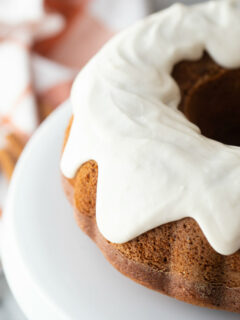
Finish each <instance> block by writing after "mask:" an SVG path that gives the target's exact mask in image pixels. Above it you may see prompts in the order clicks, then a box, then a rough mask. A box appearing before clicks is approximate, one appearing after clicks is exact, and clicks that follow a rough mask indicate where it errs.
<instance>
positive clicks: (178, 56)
mask: <svg viewBox="0 0 240 320" xmlns="http://www.w3.org/2000/svg"><path fill="white" fill-rule="evenodd" d="M238 7H239V1H209V2H207V3H205V4H199V5H195V6H191V7H186V6H183V5H179V4H177V5H174V6H172V7H170V8H169V9H167V10H164V11H163V12H160V13H157V14H154V15H152V16H150V17H148V18H146V19H144V20H143V21H141V22H139V23H137V24H136V25H134V26H133V27H130V28H128V29H127V30H126V31H123V32H121V33H120V34H119V35H117V36H116V37H114V38H113V39H112V40H111V41H110V42H109V43H108V44H107V45H106V46H105V47H104V48H103V49H102V50H101V51H100V52H99V53H98V54H97V55H96V56H95V57H94V58H93V59H92V60H91V61H90V62H89V64H88V65H87V66H86V67H85V68H84V69H83V70H82V71H81V72H80V74H79V76H78V77H77V79H76V80H75V83H74V85H73V90H72V95H71V100H72V105H73V117H72V119H71V121H70V123H69V126H68V128H67V130H66V135H65V141H64V148H63V155H62V160H61V169H62V173H63V184H64V189H65V192H66V194H67V196H68V198H69V200H70V202H71V203H72V205H73V207H74V211H75V217H76V220H77V222H78V224H79V226H80V228H81V229H82V230H83V231H84V232H85V233H86V234H87V235H88V236H89V237H90V238H92V239H93V240H94V241H95V243H96V244H97V245H98V247H99V248H100V249H101V251H102V252H103V254H104V255H105V257H106V258H107V259H108V260H109V262H110V263H111V264H112V265H113V266H114V267H115V268H116V269H118V270H119V271H120V272H122V273H123V274H125V275H126V276H128V277H130V278H131V279H133V280H135V281H137V282H138V283H140V284H142V285H144V286H146V287H148V288H151V289H154V290H157V291H159V292H162V293H165V294H167V295H169V296H172V297H175V298H177V299H180V300H182V301H186V302H189V303H193V304H196V305H200V306H206V307H210V308H219V309H225V310H229V311H235V312H240V251H239V248H240V231H239V230H240V201H239V199H240V166H239V163H240V148H239V147H240V129H239V128H240V55H239V52H240V12H239V10H238Z"/></svg>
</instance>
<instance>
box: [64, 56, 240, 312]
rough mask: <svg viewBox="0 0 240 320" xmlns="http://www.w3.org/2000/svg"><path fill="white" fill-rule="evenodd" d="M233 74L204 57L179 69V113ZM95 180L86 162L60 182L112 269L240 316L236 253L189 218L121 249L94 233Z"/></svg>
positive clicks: (92, 166) (184, 298)
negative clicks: (223, 251) (212, 241)
mask: <svg viewBox="0 0 240 320" xmlns="http://www.w3.org/2000/svg"><path fill="white" fill-rule="evenodd" d="M190 66H191V67H190ZM232 72H235V71H227V70H225V69H223V68H221V67H219V66H217V65H216V64H215V63H214V62H213V61H212V60H211V59H210V58H209V57H208V55H207V54H205V55H204V57H203V58H202V59H201V60H200V61H198V62H190V63H189V62H182V63H180V64H178V65H177V66H176V67H175V69H174V70H173V76H174V78H175V80H176V81H177V82H178V84H179V86H180V90H181V94H182V101H181V104H180V110H182V111H183V112H184V109H185V108H186V109H187V108H189V105H191V101H190V96H191V95H193V94H195V92H196V91H198V90H200V91H201V90H202V87H201V86H202V84H203V85H204V86H205V84H206V82H207V81H211V79H212V78H214V79H220V81H222V80H221V79H222V77H226V74H227V76H228V77H230V78H231V77H232V79H233V80H234V79H235V78H234V77H235V76H234V77H233V76H232ZM238 72H239V70H238ZM184 74H185V77H184V79H183V75H184ZM238 79H240V77H239V78H238ZM186 116H188V115H187V113H186ZM222 117H224V113H223V115H222ZM71 123H72V120H71V121H70V123H69V126H68V128H67V130H66V136H65V141H64V146H65V144H66V141H67V139H68V136H69V130H70V127H71ZM219 140H220V139H219ZM97 176H98V166H97V163H96V162H95V161H94V160H91V161H88V162H86V163H85V164H83V165H82V166H81V167H80V168H79V170H78V172H77V174H76V176H75V177H74V179H67V178H65V177H63V185H64V190H65V193H66V195H67V197H68V199H69V200H70V202H71V203H72V205H73V207H74V211H75V218H76V220H77V223H78V225H79V226H80V228H81V229H82V230H83V231H84V232H85V233H86V234H87V235H88V236H89V237H90V238H92V240H93V241H94V242H95V243H96V244H97V245H98V247H99V248H100V249H101V251H102V252H103V254H104V256H105V257H106V258H107V259H108V261H109V262H110V263H111V264H112V265H113V266H114V267H115V268H116V269H118V270H119V271H120V272H122V273H123V274H125V275H126V276H128V277H129V278H131V279H133V280H135V281H136V282H138V283H140V284H142V285H144V286H146V287H148V288H151V289H154V290H157V291H159V292H162V293H164V294H167V295H169V296H172V297H175V298H177V299H179V300H182V301H185V302H188V303H192V304H195V305H199V306H206V307H210V308H218V309H225V310H228V311H234V312H239V313H240V251H238V252H236V253H235V254H233V255H230V256H222V255H220V254H218V253H217V252H215V251H214V250H213V249H212V248H211V247H210V245H209V243H208V241H207V240H206V238H205V236H204V235H203V233H202V231H201V229H200V228H199V226H198V224H197V223H196V222H195V221H194V220H193V219H191V218H185V219H182V220H180V221H176V222H172V223H168V224H165V225H162V226H160V227H158V228H155V229H153V230H150V231H148V232H146V233H144V234H142V235H140V236H139V237H137V238H135V239H133V240H131V241H129V242H127V243H124V244H114V243H111V242H109V241H108V240H106V239H105V238H104V237H103V236H102V235H101V233H100V232H99V230H98V228H97V224H96V219H95V204H96V189H97Z"/></svg>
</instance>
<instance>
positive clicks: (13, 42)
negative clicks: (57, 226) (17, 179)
mask: <svg viewBox="0 0 240 320" xmlns="http://www.w3.org/2000/svg"><path fill="white" fill-rule="evenodd" d="M174 2H175V1H172V0H131V1H129V0H46V1H44V0H1V1H0V70H1V72H0V87H1V96H0V212H2V211H3V212H4V202H5V199H6V195H7V189H8V184H9V181H10V180H11V175H12V172H13V170H14V166H15V164H16V162H17V160H18V157H19V156H20V154H21V151H22V149H23V148H24V145H25V143H26V142H27V140H28V139H29V138H30V136H31V134H32V133H33V132H34V131H35V130H36V128H37V127H38V125H39V124H40V123H41V122H42V121H43V120H44V119H45V118H46V117H47V116H48V115H49V114H50V113H51V112H52V111H53V110H54V109H55V108H56V107H57V106H58V105H59V104H60V103H61V102H62V101H64V100H65V99H66V98H67V97H68V96H69V92H70V88H71V84H72V81H73V79H74V77H75V75H76V73H77V72H78V71H79V70H80V69H81V68H82V67H83V66H84V65H85V64H86V63H87V61H88V60H89V59H90V58H91V57H92V56H93V55H94V54H95V53H96V52H97V51H98V50H99V49H100V48H101V46H102V45H103V44H104V43H105V42H106V41H107V40H108V39H110V38H111V37H112V36H113V35H114V34H116V33H117V32H119V31H120V30H121V29H123V28H125V27H126V26H128V25H130V24H132V23H133V22H134V21H136V20H138V19H140V18H143V17H144V16H146V15H148V14H151V13H153V12H156V11H158V10H161V9H163V8H166V7H168V6H169V5H171V4H172V3H174ZM180 2H182V3H186V4H192V3H196V2H200V1H194V0H193V1H191V0H185V1H180ZM0 231H1V230H0ZM0 319H3V320H22V319H25V317H24V316H23V314H22V312H21V311H20V309H19V308H18V306H17V304H16V302H15V300H14V298H13V296H12V294H11V292H10V290H9V288H8V285H7V283H6V280H5V277H4V275H3V273H1V276H0Z"/></svg>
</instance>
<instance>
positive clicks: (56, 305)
mask: <svg viewBox="0 0 240 320" xmlns="http://www.w3.org/2000/svg"><path fill="white" fill-rule="evenodd" d="M69 114H70V112H69V107H68V106H65V107H62V108H60V109H59V110H58V111H56V112H55V113H54V114H53V115H52V116H50V117H49V119H48V120H47V121H46V122H45V123H44V124H43V125H42V126H41V127H40V128H39V130H38V131H37V133H36V134H35V135H34V137H33V138H32V139H31V141H30V143H29V144H28V146H27V148H26V149H25V151H24V152H23V155H22V157H21V159H20V161H19V162H18V165H17V168H16V171H15V173H14V177H13V180H12V184H11V187H10V194H9V198H8V204H7V211H6V212H5V218H4V241H3V264H4V269H5V272H6V276H7V279H8V281H9V284H10V287H11V289H12V291H13V293H14V294H15V297H16V299H17V301H18V303H19V304H20V306H21V307H22V309H23V310H24V312H25V314H26V315H27V317H28V319H31V320H43V319H44V320H45V319H46V320H62V319H64V320H66V319H68V320H70V319H71V320H79V319H87V320H93V319H98V320H100V319H102V320H112V319H114V320H120V319H121V320H122V319H138V320H146V319H151V318H152V319H165V318H166V319H168V320H173V319H178V320H190V319H191V320H192V319H194V320H202V319H205V320H226V319H228V320H232V319H239V315H236V314H231V313H226V312H221V311H214V310H208V309H202V308H198V307H194V306H191V305H187V304H184V303H182V302H178V301H176V300H174V299H171V298H168V297H165V296H163V295H161V294H159V293H157V292H154V291H151V290H148V289H146V288H144V287H142V286H140V285H138V284H136V283H134V282H133V281H131V280H129V279H128V278H126V277H124V276H123V275H121V274H120V273H119V272H118V271H116V270H115V269H114V268H113V267H112V266H111V265H110V264H109V263H108V262H107V261H106V260H105V259H104V257H103V256H102V254H101V253H100V251H99V250H98V249H97V247H96V246H95V244H94V243H93V242H92V241H91V240H90V239H89V238H87V237H86V236H85V235H84V234H83V233H82V232H81V230H80V229H79V228H78V227H77V225H76V223H75V221H74V219H73V211H72V208H71V207H70V205H69V204H68V202H67V200H66V198H65V195H64V193H63V191H62V186H61V182H60V173H59V158H60V150H61V146H62V140H63V132H64V128H65V126H66V124H67V122H68V118H69ZM16 320H17V319H16Z"/></svg>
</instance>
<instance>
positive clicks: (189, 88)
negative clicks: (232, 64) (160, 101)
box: [173, 53, 240, 146]
mask: <svg viewBox="0 0 240 320" xmlns="http://www.w3.org/2000/svg"><path fill="white" fill-rule="evenodd" d="M173 77H174V78H175V80H176V81H177V83H178V85H179V87H180V90H181V95H182V101H181V103H180V106H179V109H180V110H181V111H182V112H183V113H184V114H185V115H186V117H187V118H188V119H189V120H190V121H191V122H193V123H194V124H196V125H197V126H198V127H199V128H200V130H201V133H202V134H203V135H204V136H206V137H208V138H211V139H214V140H217V141H220V142H222V143H225V144H228V145H235V146H240V69H235V70H227V69H224V68H222V67H220V66H218V65H217V64H216V63H215V62H213V60H212V59H211V58H210V57H209V56H208V55H207V54H206V53H205V54H204V57H203V58H202V59H201V60H200V61H198V62H182V63H180V64H178V65H176V67H175V69H174V71H173Z"/></svg>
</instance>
